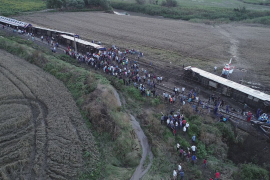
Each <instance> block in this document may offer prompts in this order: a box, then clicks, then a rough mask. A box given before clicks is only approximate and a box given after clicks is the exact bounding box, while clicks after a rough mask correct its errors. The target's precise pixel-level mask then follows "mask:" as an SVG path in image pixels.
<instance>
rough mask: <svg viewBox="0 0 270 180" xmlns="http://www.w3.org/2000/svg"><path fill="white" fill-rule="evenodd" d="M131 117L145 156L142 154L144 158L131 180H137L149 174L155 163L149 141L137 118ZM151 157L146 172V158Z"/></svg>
mask: <svg viewBox="0 0 270 180" xmlns="http://www.w3.org/2000/svg"><path fill="white" fill-rule="evenodd" d="M130 117H131V123H132V127H133V129H134V130H135V132H136V134H137V136H138V138H139V140H140V143H141V146H142V150H143V154H142V158H141V161H140V164H139V165H138V167H137V168H136V171H135V172H134V174H133V176H132V177H131V180H137V179H140V178H142V177H143V175H145V173H147V171H148V170H149V169H150V167H151V165H152V161H153V153H152V151H151V149H150V146H149V144H148V140H147V137H146V136H145V134H144V132H143V130H142V128H141V126H140V124H139V122H138V121H136V119H135V117H134V116H132V115H131V114H130ZM147 156H149V160H150V162H149V164H148V166H147V168H146V169H145V170H144V169H143V164H144V162H145V160H146V157H147Z"/></svg>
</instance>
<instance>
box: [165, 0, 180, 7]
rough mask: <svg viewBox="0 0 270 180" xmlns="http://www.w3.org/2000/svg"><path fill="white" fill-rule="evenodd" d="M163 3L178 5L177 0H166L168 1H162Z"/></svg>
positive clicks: (171, 5)
mask: <svg viewBox="0 0 270 180" xmlns="http://www.w3.org/2000/svg"><path fill="white" fill-rule="evenodd" d="M161 5H162V6H167V7H176V6H177V1H176V0H166V1H162V3H161Z"/></svg>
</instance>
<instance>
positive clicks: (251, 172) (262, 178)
mask: <svg viewBox="0 0 270 180" xmlns="http://www.w3.org/2000/svg"><path fill="white" fill-rule="evenodd" d="M235 178H236V179H245V180H268V179H269V172H268V171H267V170H266V169H263V168H261V167H259V166H257V165H255V164H243V165H242V166H241V168H240V170H239V172H238V173H236V175H235Z"/></svg>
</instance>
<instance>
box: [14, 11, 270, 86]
mask: <svg viewBox="0 0 270 180" xmlns="http://www.w3.org/2000/svg"><path fill="white" fill-rule="evenodd" d="M16 18H17V19H21V20H24V21H26V22H29V23H33V24H38V25H41V26H45V27H49V28H53V29H58V30H62V31H68V32H75V33H77V34H79V35H80V36H81V37H82V38H84V39H88V40H93V39H94V40H99V41H101V42H103V43H106V44H115V45H116V46H119V47H126V48H135V49H139V50H141V51H143V52H144V54H145V55H146V56H145V57H146V59H148V60H151V61H159V62H169V61H170V62H172V63H173V64H178V65H182V64H185V65H192V66H196V67H200V68H203V69H205V70H208V71H209V70H213V67H214V66H217V67H218V68H220V72H221V68H223V67H224V64H225V63H228V61H229V59H230V58H232V57H234V59H233V62H232V65H233V66H235V68H239V69H247V70H248V72H247V73H246V75H244V77H245V78H244V79H246V78H247V80H252V79H254V75H258V76H256V81H258V80H259V81H262V82H266V83H268V84H270V78H269V77H270V76H269V71H268V67H269V51H270V46H269V44H270V36H269V34H270V28H268V27H262V26H259V25H258V26H257V25H245V24H235V23H233V24H223V25H214V26H213V25H205V24H199V23H190V22H186V21H180V20H170V19H163V18H149V17H143V16H133V15H132V13H131V16H119V15H115V14H107V13H101V12H79V13H78V12H76V13H75V12H71V13H35V14H32V15H27V16H21V17H16ZM250 75H252V77H250Z"/></svg>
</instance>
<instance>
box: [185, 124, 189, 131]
mask: <svg viewBox="0 0 270 180" xmlns="http://www.w3.org/2000/svg"><path fill="white" fill-rule="evenodd" d="M188 127H189V123H188V122H186V129H187V132H188Z"/></svg>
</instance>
